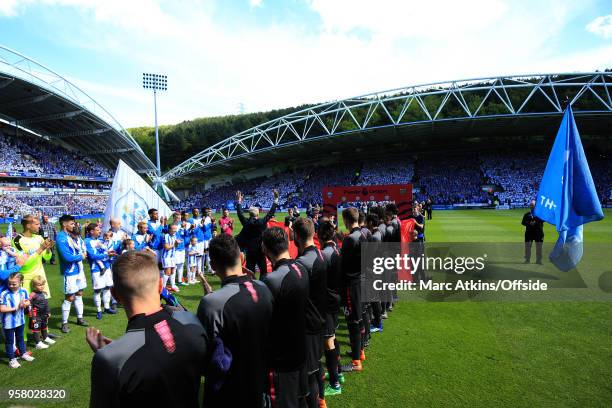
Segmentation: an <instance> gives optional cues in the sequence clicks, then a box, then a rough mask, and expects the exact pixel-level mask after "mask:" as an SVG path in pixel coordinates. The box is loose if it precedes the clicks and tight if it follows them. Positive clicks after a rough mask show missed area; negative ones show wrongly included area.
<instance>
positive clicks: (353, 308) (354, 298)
mask: <svg viewBox="0 0 612 408" xmlns="http://www.w3.org/2000/svg"><path fill="white" fill-rule="evenodd" d="M342 290H343V299H342V300H343V303H344V305H345V306H346V308H345V311H344V313H345V315H346V318H347V320H349V321H352V322H360V321H361V314H362V303H361V284H360V282H357V283H354V284H352V285H350V286H348V287H345V288H343V289H342Z"/></svg>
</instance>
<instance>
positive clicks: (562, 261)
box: [534, 106, 604, 272]
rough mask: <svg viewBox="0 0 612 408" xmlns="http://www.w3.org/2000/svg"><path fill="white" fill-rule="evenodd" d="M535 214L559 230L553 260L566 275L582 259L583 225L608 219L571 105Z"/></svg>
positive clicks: (566, 114)
mask: <svg viewBox="0 0 612 408" xmlns="http://www.w3.org/2000/svg"><path fill="white" fill-rule="evenodd" d="M534 215H535V216H536V217H539V218H541V219H542V220H544V221H546V222H548V223H550V224H553V225H555V226H556V227H557V231H558V232H559V239H558V240H557V243H556V244H555V247H554V248H553V251H552V252H551V254H550V261H551V262H552V263H553V264H554V265H555V266H557V268H559V269H560V270H562V271H564V272H567V271H569V270H570V269H572V268H574V267H576V265H577V264H578V263H579V262H580V259H582V254H583V236H582V225H583V224H586V223H587V222H591V221H599V220H601V219H602V218H603V217H604V215H603V211H602V209H601V204H600V203H599V199H598V197H597V191H596V190H595V184H594V183H593V177H592V176H591V171H590V170H589V164H588V163H587V159H586V156H585V155H584V149H583V148H582V143H581V142H580V134H579V133H578V128H577V127H576V122H575V121H574V114H573V113H572V108H571V106H568V107H567V109H566V110H565V114H564V115H563V120H562V121H561V126H560V127H559V131H558V132H557V137H556V139H555V144H554V145H553V148H552V151H551V152H550V157H549V158H548V163H547V164H546V170H544V177H542V182H541V183H540V190H539V191H538V196H537V197H536V206H535V209H534Z"/></svg>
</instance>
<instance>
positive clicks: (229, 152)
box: [164, 72, 612, 180]
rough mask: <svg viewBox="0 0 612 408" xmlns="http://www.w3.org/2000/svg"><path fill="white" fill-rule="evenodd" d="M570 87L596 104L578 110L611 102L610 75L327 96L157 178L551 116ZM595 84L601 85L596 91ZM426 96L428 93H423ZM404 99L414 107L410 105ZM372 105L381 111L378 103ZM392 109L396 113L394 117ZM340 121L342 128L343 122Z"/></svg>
mask: <svg viewBox="0 0 612 408" xmlns="http://www.w3.org/2000/svg"><path fill="white" fill-rule="evenodd" d="M575 87H579V88H580V90H579V92H578V93H577V94H576V95H575V96H574V98H573V99H572V103H574V102H576V101H578V100H580V99H581V98H585V95H588V96H589V97H592V98H594V99H595V100H598V102H601V103H602V105H603V106H601V108H598V110H592V109H591V110H588V112H584V113H588V114H593V113H598V112H601V113H612V103H610V93H611V92H612V73H601V72H590V73H578V74H577V73H559V74H534V75H514V76H503V77H495V78H476V79H466V80H459V81H450V82H440V83H435V84H426V85H419V86H411V87H406V88H399V89H392V90H388V91H383V92H377V93H373V94H369V95H363V96H359V97H356V98H350V99H346V100H343V101H334V102H328V103H324V104H321V105H318V106H314V107H308V108H306V109H303V110H301V111H298V112H294V113H290V114H288V115H286V116H283V117H281V118H276V119H273V120H271V121H269V122H266V123H262V124H259V125H257V126H255V127H253V128H251V129H247V130H245V131H242V132H240V133H238V134H235V135H233V136H231V137H228V138H227V139H224V140H222V141H219V142H218V143H216V144H214V145H212V146H210V147H208V148H207V149H205V150H203V151H201V152H199V153H197V154H196V155H194V156H193V157H191V158H190V159H187V160H186V161H184V162H183V163H182V164H180V165H178V166H177V167H175V168H174V169H172V170H170V171H168V172H167V173H166V174H165V175H164V179H165V180H172V179H174V178H178V177H181V176H184V175H187V174H190V173H194V172H197V171H201V170H204V169H207V168H209V167H213V166H218V165H221V163H226V162H229V161H231V160H234V159H237V158H248V159H250V158H252V156H254V155H256V154H258V153H263V152H270V153H271V154H273V155H274V154H276V153H277V152H276V151H275V149H281V148H284V147H288V146H294V145H299V143H304V142H308V141H311V140H328V139H331V138H332V137H341V136H344V135H348V134H354V133H356V132H361V131H370V130H375V129H380V128H393V127H395V126H409V125H416V126H422V125H429V126H431V127H432V128H433V127H434V126H435V125H436V123H438V122H440V123H443V122H445V121H449V120H465V119H469V120H474V119H491V118H508V117H513V118H516V119H519V118H522V117H534V116H540V115H548V116H558V115H560V114H561V111H562V109H561V108H562V107H561V106H560V103H559V92H561V91H562V90H563V89H564V88H565V89H567V88H575ZM595 87H597V91H598V92H596V89H595ZM601 87H603V88H604V90H603V91H601V92H599V90H600V89H601ZM515 91H516V93H514V94H513V92H515ZM545 91H549V92H545ZM587 91H588V92H587ZM537 92H539V93H541V94H542V95H543V98H544V99H545V100H546V101H547V102H548V103H545V104H540V105H542V106H537V111H536V112H523V109H524V108H525V107H526V106H527V104H528V103H529V101H531V100H532V99H533V97H534V95H535V94H536V93H537ZM483 95H484V96H483ZM517 95H518V96H519V98H515V99H514V100H513V99H511V96H513V97H516V96H517ZM428 96H429V97H432V96H433V97H434V98H429V99H427V98H426V97H428ZM436 98H439V102H438V103H439V104H438V105H437V108H435V109H434V108H433V106H429V107H428V106H427V104H429V105H432V102H431V101H432V100H433V101H435V100H436ZM451 99H453V102H455V101H456V102H457V103H458V104H459V106H460V107H461V109H460V110H461V113H459V114H455V115H454V116H453V117H448V116H447V114H444V115H443V114H442V113H443V112H444V113H447V112H448V109H454V107H451V108H448V107H447V106H448V104H449V101H450V100H451ZM517 99H518V100H517ZM425 101H427V104H426V103H425ZM468 101H470V102H471V103H468ZM411 104H414V105H415V106H412V107H411V106H410V105H411ZM491 105H501V106H502V107H503V108H502V110H501V111H500V112H499V113H490V110H489V106H491ZM515 105H516V106H515ZM379 107H381V109H378V108H379ZM377 109H378V111H377ZM430 109H431V110H432V111H431V112H430ZM481 111H483V112H481ZM574 112H575V113H576V114H578V115H580V114H581V111H580V109H578V110H577V109H574ZM347 113H348V115H347ZM361 113H365V116H364V117H362V116H361ZM398 113H399V114H398ZM409 113H410V114H409ZM375 114H376V115H377V117H383V120H384V115H387V116H388V117H389V119H390V120H391V122H390V124H382V125H381V124H380V120H379V121H377V122H375V123H371V122H373V121H372V118H373V117H374V115H375ZM394 115H397V119H395V120H394V119H393V116H394ZM466 115H467V117H466ZM384 121H385V122H386V120H384ZM345 122H346V126H343V125H344V123H345ZM288 132H289V134H291V135H293V136H296V138H297V140H295V138H293V137H286V136H287V134H288ZM264 140H265V142H267V143H263V141H264Z"/></svg>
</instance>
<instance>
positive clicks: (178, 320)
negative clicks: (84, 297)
mask: <svg viewBox="0 0 612 408" xmlns="http://www.w3.org/2000/svg"><path fill="white" fill-rule="evenodd" d="M206 351H207V350H206V342H205V336H204V329H203V328H202V325H201V324H200V322H199V321H198V319H197V318H196V317H195V316H194V315H193V314H191V313H189V312H186V311H180V312H177V311H175V312H170V311H167V310H166V309H161V310H160V311H158V312H156V313H153V314H150V315H145V314H138V315H135V316H133V317H132V318H131V319H130V320H129V321H128V326H127V331H126V333H125V335H123V336H122V337H121V338H119V339H117V340H114V341H113V342H112V343H110V344H108V345H106V346H104V347H102V348H100V349H99V350H97V351H96V353H95V354H94V358H93V362H92V367H91V399H90V407H100V408H110V407H193V408H196V407H198V406H199V403H198V390H199V388H200V378H201V375H202V373H201V369H202V367H204V361H205V356H206ZM172 390H180V391H177V392H172Z"/></svg>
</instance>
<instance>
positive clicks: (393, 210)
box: [383, 203, 402, 316]
mask: <svg viewBox="0 0 612 408" xmlns="http://www.w3.org/2000/svg"><path fill="white" fill-rule="evenodd" d="M397 212H398V210H397V206H396V205H395V204H393V203H389V204H387V205H386V206H385V224H386V225H387V231H386V232H385V234H384V240H385V242H396V243H400V242H401V235H402V232H401V225H402V223H401V221H400V219H399V218H398V217H397ZM389 279H390V282H397V270H394V271H392V272H391V276H390V278H389ZM387 297H388V299H387V300H388V301H387V302H386V304H385V305H384V306H383V312H385V313H383V315H384V316H386V312H392V311H393V303H394V302H395V301H396V300H397V290H395V289H394V290H392V291H389V293H388V294H387Z"/></svg>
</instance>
